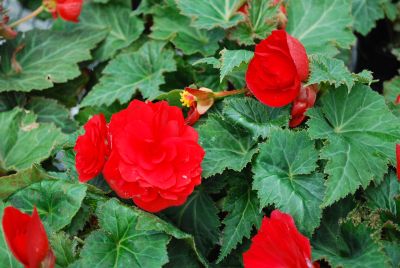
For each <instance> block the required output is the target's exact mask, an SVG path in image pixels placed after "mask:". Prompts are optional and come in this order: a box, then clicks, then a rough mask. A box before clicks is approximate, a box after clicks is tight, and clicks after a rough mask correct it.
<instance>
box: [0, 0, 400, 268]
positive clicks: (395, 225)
mask: <svg viewBox="0 0 400 268" xmlns="http://www.w3.org/2000/svg"><path fill="white" fill-rule="evenodd" d="M396 2H397V1H390V0H289V1H287V7H288V8H287V10H288V14H287V16H288V25H287V31H288V32H289V33H290V34H292V35H293V36H295V37H296V38H298V39H299V40H300V41H301V42H302V43H303V44H304V46H305V47H306V49H307V52H308V54H309V57H310V61H311V74H310V77H309V80H308V82H307V83H308V84H313V83H318V84H319V87H320V93H319V97H318V102H317V104H316V107H315V108H313V109H311V110H310V111H309V113H308V115H309V116H310V119H309V120H308V122H307V123H306V124H303V125H302V126H301V127H300V128H298V129H294V130H289V129H288V126H287V125H288V120H289V117H290V107H284V108H280V109H272V108H269V107H266V106H264V105H262V104H261V103H259V102H258V101H256V100H255V99H253V98H249V97H243V96H241V97H233V98H229V99H226V100H224V101H221V102H218V103H217V104H216V105H215V106H214V107H213V108H212V110H211V111H210V112H208V114H207V115H206V116H204V117H203V118H202V119H201V121H200V122H199V123H198V124H196V126H195V127H196V129H197V130H198V131H199V134H200V137H201V145H202V146H203V147H204V148H205V150H206V153H207V154H206V158H205V160H204V162H203V170H204V171H203V177H204V180H203V183H202V185H201V186H199V187H198V188H197V189H196V190H195V192H194V193H193V194H192V195H191V196H190V197H189V199H188V201H187V202H186V203H185V204H184V205H183V206H181V207H176V208H170V209H167V210H165V211H163V212H161V213H159V214H157V215H152V214H149V213H146V212H143V211H142V210H140V209H137V208H136V207H135V206H134V205H133V203H132V202H131V201H129V200H118V199H117V198H116V196H115V195H114V194H113V193H112V192H111V191H110V189H109V188H108V186H107V185H106V184H105V183H104V181H103V180H102V178H101V176H99V178H96V179H95V180H94V181H92V182H90V183H89V184H87V185H86V184H79V183H78V181H77V174H76V170H75V167H74V152H73V150H72V147H73V146H74V143H75V140H76V137H77V136H78V135H79V134H80V133H82V129H81V126H82V124H84V123H85V122H86V121H87V119H88V118H89V117H90V116H91V115H93V114H96V113H100V112H101V113H104V114H105V116H106V117H107V118H110V116H111V115H112V114H113V113H115V112H117V111H119V110H121V109H123V108H124V107H126V105H127V104H128V102H129V101H130V100H132V99H133V98H139V99H149V100H161V99H166V100H168V101H169V102H170V103H171V104H173V105H178V106H179V105H180V104H179V101H177V98H179V91H178V90H180V89H183V88H184V87H186V86H189V85H195V86H197V87H208V88H212V89H213V90H215V91H218V90H226V89H234V88H242V87H244V86H245V81H244V74H245V71H246V68H247V64H248V61H249V60H250V59H251V57H252V55H253V52H252V51H253V50H254V44H255V43H257V42H258V41H259V40H260V39H263V38H265V37H266V36H267V35H268V34H269V33H270V32H271V31H272V30H273V29H276V27H277V14H278V12H279V11H278V10H279V9H278V7H277V6H275V7H274V6H272V5H271V4H270V1H267V0H252V1H250V9H249V15H248V17H245V16H244V15H243V14H241V13H238V12H236V11H237V9H238V7H240V6H241V5H242V4H243V3H244V1H242V0H230V1H229V0H218V1H217V0H212V1H209V0H198V1H196V4H195V5H194V4H193V1H192V0H176V1H174V0H165V1H161V0H142V1H132V2H131V1H127V0H92V1H86V2H85V5H84V7H83V12H82V14H81V16H80V23H78V24H71V23H66V22H63V21H61V20H57V21H55V22H54V23H52V22H51V19H50V16H49V15H47V14H42V15H41V16H40V18H39V19H37V20H35V21H33V22H31V23H29V24H25V25H22V27H21V30H22V31H24V32H23V33H20V34H19V36H18V38H17V39H15V40H13V41H7V42H3V43H2V44H1V46H0V57H1V62H0V125H1V128H0V137H1V140H0V174H1V177H0V197H1V199H2V201H0V216H1V213H2V209H3V208H4V206H6V205H8V204H12V205H14V206H16V207H18V208H20V209H22V210H24V211H27V212H31V211H32V209H33V206H34V205H36V206H37V208H38V211H39V214H40V216H41V218H42V220H43V221H44V224H45V226H46V230H47V231H48V234H49V237H50V240H51V244H52V246H53V249H54V251H55V254H56V256H57V267H71V268H72V267H128V266H129V267H160V266H163V265H164V266H165V267H204V266H207V267H241V266H242V264H241V254H242V252H244V251H245V250H247V248H248V246H249V243H250V238H251V236H252V235H254V233H255V232H256V230H257V228H258V227H259V225H260V222H261V219H262V216H263V215H269V212H270V211H271V210H273V209H274V208H279V209H280V210H282V211H284V212H287V213H290V214H291V215H293V217H294V219H295V221H296V224H297V226H298V228H299V230H300V231H301V232H302V233H303V234H305V235H307V236H308V237H309V238H310V240H311V244H312V247H313V257H314V259H319V260H322V261H321V263H322V266H323V267H329V266H332V267H337V266H343V267H399V265H400V244H399V240H400V227H399V226H400V225H399V224H400V214H399V212H398V210H399V208H400V206H399V205H400V198H399V191H400V186H399V182H398V181H397V179H396V176H395V173H394V168H393V167H394V166H395V163H396V161H395V151H394V148H395V144H396V142H399V141H400V121H399V115H400V110H399V109H400V106H396V105H395V104H394V101H395V99H396V97H397V96H398V95H399V94H400V77H399V76H395V75H396V74H397V69H398V67H399V64H398V62H397V60H396V58H395V57H398V58H397V59H399V60H400V43H399V42H400V39H399V36H400V35H399V32H398V31H400V26H399V25H400V24H399V23H398V21H399V5H398V4H397V3H396ZM4 4H5V6H7V7H9V9H10V12H11V13H10V14H11V15H12V16H14V18H16V17H19V16H21V13H19V12H28V10H32V9H34V8H36V7H37V6H38V5H40V1H26V0H21V1H19V2H17V1H16V0H12V1H10V0H9V1H5V2H4ZM18 6H19V7H20V9H18V8H16V7H18ZM18 10H19V11H18ZM382 25H383V26H382ZM371 30H372V32H371ZM377 31H378V32H379V33H378V34H377ZM382 32H384V33H387V34H382ZM371 40H372V41H371ZM371 43H374V44H375V46H372V48H371V47H369V46H371ZM21 44H24V45H25V47H24V48H23V49H22V50H21V51H20V52H18V53H17V54H16V60H17V62H18V63H19V65H20V67H21V68H22V72H20V73H17V72H16V71H15V69H14V68H13V67H12V54H13V52H14V51H15V50H16V48H17V47H18V46H19V45H21ZM374 49H377V50H376V51H375V50H374ZM382 62H383V63H382ZM382 65H383V66H384V68H383V69H384V71H382V68H380V66H382ZM363 67H366V68H369V69H372V70H373V71H374V73H371V72H370V71H363ZM378 67H379V68H378ZM389 74H390V75H389ZM373 75H375V77H373ZM389 76H390V77H389ZM393 76H394V77H393ZM374 79H380V81H375V80H374ZM371 87H372V88H373V89H371ZM0 236H1V237H0V249H1V250H0V263H2V264H7V267H20V266H19V264H18V263H17V262H16V261H15V260H14V259H13V257H12V255H11V254H10V252H9V251H8V249H7V246H6V245H5V242H4V239H3V237H2V233H0Z"/></svg>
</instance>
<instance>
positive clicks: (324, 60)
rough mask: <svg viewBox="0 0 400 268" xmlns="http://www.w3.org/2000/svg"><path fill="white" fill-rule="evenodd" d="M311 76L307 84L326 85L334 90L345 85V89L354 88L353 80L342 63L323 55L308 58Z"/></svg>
mask: <svg viewBox="0 0 400 268" xmlns="http://www.w3.org/2000/svg"><path fill="white" fill-rule="evenodd" d="M310 62H311V64H310V66H311V74H310V77H309V78H308V81H307V84H308V85H311V84H319V83H322V82H323V83H327V84H330V85H333V86H335V87H336V88H337V87H339V86H341V85H346V86H347V89H348V90H349V91H350V89H351V88H352V87H353V86H354V79H353V76H352V74H351V73H350V71H349V70H348V69H347V67H346V66H345V65H344V62H343V61H341V60H338V59H335V58H330V57H326V56H323V55H312V56H311V57H310Z"/></svg>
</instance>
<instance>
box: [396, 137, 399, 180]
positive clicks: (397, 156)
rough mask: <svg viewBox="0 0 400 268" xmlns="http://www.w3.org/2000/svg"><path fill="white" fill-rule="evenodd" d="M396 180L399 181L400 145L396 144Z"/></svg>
mask: <svg viewBox="0 0 400 268" xmlns="http://www.w3.org/2000/svg"><path fill="white" fill-rule="evenodd" d="M396 160H397V161H396V162H397V167H396V171H397V179H398V180H399V181H400V144H396Z"/></svg>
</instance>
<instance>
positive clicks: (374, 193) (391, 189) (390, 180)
mask: <svg viewBox="0 0 400 268" xmlns="http://www.w3.org/2000/svg"><path fill="white" fill-rule="evenodd" d="M364 196H365V199H366V200H367V205H368V207H369V208H371V209H372V210H386V211H389V212H391V213H392V214H393V215H397V207H396V200H395V198H398V197H399V196H400V183H399V181H398V180H397V176H396V174H395V173H394V172H390V175H386V176H385V178H384V180H383V182H382V183H380V184H379V185H377V186H375V185H372V186H370V187H369V188H368V189H367V190H366V191H365V193H364Z"/></svg>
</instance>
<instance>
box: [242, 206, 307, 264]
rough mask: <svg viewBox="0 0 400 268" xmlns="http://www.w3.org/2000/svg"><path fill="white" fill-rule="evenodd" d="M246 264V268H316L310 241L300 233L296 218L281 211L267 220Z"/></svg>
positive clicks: (265, 218)
mask: <svg viewBox="0 0 400 268" xmlns="http://www.w3.org/2000/svg"><path fill="white" fill-rule="evenodd" d="M243 262H244V267H245V268H281V267H290V268H313V264H312V262H311V246H310V241H309V240H308V239H307V238H306V237H305V236H303V235H302V234H301V233H300V232H299V231H298V230H297V228H296V225H295V223H294V221H293V218H292V217H291V216H290V215H289V214H285V213H282V212H280V211H279V210H274V211H273V212H272V213H271V217H270V218H267V217H264V219H263V221H262V223H261V228H260V230H259V231H258V233H257V234H256V235H255V236H254V237H253V239H252V243H251V246H250V249H249V250H248V251H246V252H245V253H243Z"/></svg>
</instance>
